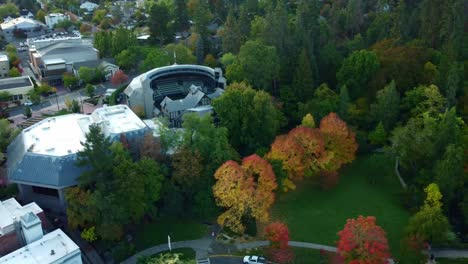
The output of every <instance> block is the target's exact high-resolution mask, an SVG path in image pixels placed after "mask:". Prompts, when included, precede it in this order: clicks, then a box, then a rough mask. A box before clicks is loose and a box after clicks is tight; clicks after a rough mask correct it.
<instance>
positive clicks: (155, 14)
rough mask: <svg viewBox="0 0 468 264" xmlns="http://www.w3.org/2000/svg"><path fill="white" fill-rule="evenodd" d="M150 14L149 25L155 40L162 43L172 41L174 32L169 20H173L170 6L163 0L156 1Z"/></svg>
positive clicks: (152, 37)
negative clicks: (160, 0)
mask: <svg viewBox="0 0 468 264" xmlns="http://www.w3.org/2000/svg"><path fill="white" fill-rule="evenodd" d="M149 15H150V17H149V23H148V26H149V28H150V32H151V39H152V40H153V42H155V43H159V44H160V45H163V44H165V43H167V42H170V41H171V40H172V36H173V35H174V34H173V30H172V29H171V28H170V25H169V22H170V21H171V20H172V17H171V12H170V9H169V7H168V6H167V5H166V4H165V2H163V1H162V2H158V3H154V4H153V5H152V6H151V9H150V12H149Z"/></svg>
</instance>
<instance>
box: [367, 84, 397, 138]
mask: <svg viewBox="0 0 468 264" xmlns="http://www.w3.org/2000/svg"><path fill="white" fill-rule="evenodd" d="M399 114H400V94H399V93H398V91H397V89H396V87H395V82H394V81H392V82H391V83H390V84H388V85H387V86H385V87H384V88H383V89H382V90H380V91H378V92H377V101H376V103H375V104H372V105H371V116H372V119H373V121H375V122H382V123H383V125H384V127H385V129H387V130H390V129H392V128H393V126H394V125H395V123H396V121H397V120H398V117H399Z"/></svg>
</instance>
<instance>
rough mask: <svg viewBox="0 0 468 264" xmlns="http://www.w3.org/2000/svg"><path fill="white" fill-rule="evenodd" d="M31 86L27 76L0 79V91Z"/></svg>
mask: <svg viewBox="0 0 468 264" xmlns="http://www.w3.org/2000/svg"><path fill="white" fill-rule="evenodd" d="M28 86H33V84H32V82H31V79H30V78H29V76H20V77H13V78H6V79H0V90H7V89H14V88H22V87H28Z"/></svg>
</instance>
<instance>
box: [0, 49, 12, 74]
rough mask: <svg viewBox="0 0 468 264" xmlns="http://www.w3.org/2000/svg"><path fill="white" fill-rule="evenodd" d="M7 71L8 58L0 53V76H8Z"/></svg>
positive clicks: (8, 65) (8, 69)
mask: <svg viewBox="0 0 468 264" xmlns="http://www.w3.org/2000/svg"><path fill="white" fill-rule="evenodd" d="M8 71H10V60H9V59H8V56H7V55H5V54H0V78H6V77H8Z"/></svg>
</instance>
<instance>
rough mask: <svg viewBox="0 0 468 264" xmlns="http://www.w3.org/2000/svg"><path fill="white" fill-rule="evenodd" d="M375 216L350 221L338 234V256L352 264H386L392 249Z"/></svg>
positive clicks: (360, 217)
mask: <svg viewBox="0 0 468 264" xmlns="http://www.w3.org/2000/svg"><path fill="white" fill-rule="evenodd" d="M375 222H376V219H375V217H373V216H368V217H363V216H359V217H358V218H357V219H348V220H347V222H346V225H345V227H344V229H343V230H341V231H340V232H338V236H339V237H340V240H339V241H338V245H337V247H338V254H340V255H341V256H342V257H343V258H344V259H345V261H346V263H350V264H386V263H389V262H388V258H389V257H390V249H389V247H388V241H387V238H386V236H385V231H384V230H383V229H382V228H381V227H380V226H378V225H377V224H376V223H375Z"/></svg>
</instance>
